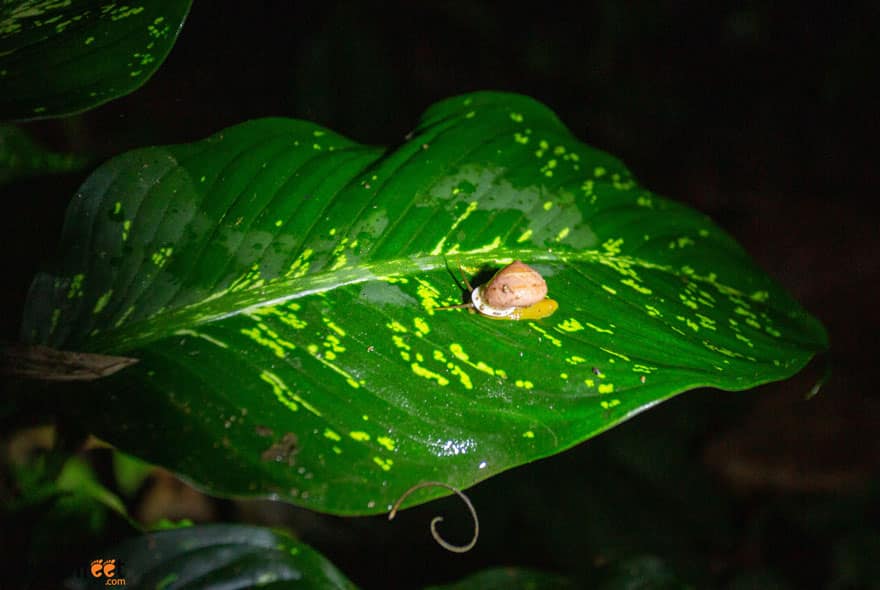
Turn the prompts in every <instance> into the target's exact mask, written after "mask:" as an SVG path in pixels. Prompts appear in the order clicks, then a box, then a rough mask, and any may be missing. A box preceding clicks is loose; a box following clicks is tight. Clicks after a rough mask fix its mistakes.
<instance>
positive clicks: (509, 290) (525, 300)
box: [480, 260, 547, 309]
mask: <svg viewBox="0 0 880 590" xmlns="http://www.w3.org/2000/svg"><path fill="white" fill-rule="evenodd" d="M545 297H547V283H546V282H545V281H544V277H542V276H541V275H540V274H539V273H538V271H536V270H535V269H533V268H532V267H530V266H528V265H527V264H523V263H522V262H520V261H519V260H516V261H514V262H512V263H510V264H508V265H507V266H505V267H504V268H502V269H501V270H499V271H498V272H497V273H496V274H495V276H494V277H492V280H490V281H489V282H488V283H487V284H485V285H483V286H481V287H480V298H481V299H482V300H483V301H484V302H485V303H487V304H488V305H489V306H491V307H494V308H499V309H504V308H509V307H529V306H531V305H534V304H535V303H538V302H539V301H542V300H543V299H544V298H545Z"/></svg>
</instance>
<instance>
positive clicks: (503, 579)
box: [425, 567, 575, 590]
mask: <svg viewBox="0 0 880 590" xmlns="http://www.w3.org/2000/svg"><path fill="white" fill-rule="evenodd" d="M570 588H575V585H574V584H572V583H571V581H569V580H567V579H566V578H563V577H562V576H559V575H556V574H547V573H544V572H537V571H532V570H527V569H522V568H515V567H503V568H502V567H499V568H494V569H489V570H485V571H482V572H477V573H476V574H472V575H470V576H468V577H466V578H464V579H463V580H459V581H458V582H455V583H452V584H448V585H445V586H431V587H430V588H426V589H425V590H471V589H473V590H568V589H570Z"/></svg>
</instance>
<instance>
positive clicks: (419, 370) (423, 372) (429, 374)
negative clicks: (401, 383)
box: [410, 363, 449, 385]
mask: <svg viewBox="0 0 880 590" xmlns="http://www.w3.org/2000/svg"><path fill="white" fill-rule="evenodd" d="M410 368H412V372H413V373H415V374H416V375H418V376H419V377H424V378H425V379H429V380H430V379H433V380H435V381H437V383H438V384H439V385H449V379H447V378H446V377H444V376H443V375H440V374H438V373H435V372H434V371H431V370H429V369H426V368H425V367H423V366H421V365H420V364H418V363H412V364H411V365H410Z"/></svg>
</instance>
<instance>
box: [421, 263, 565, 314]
mask: <svg viewBox="0 0 880 590" xmlns="http://www.w3.org/2000/svg"><path fill="white" fill-rule="evenodd" d="M465 283H466V284H467V286H468V289H471V302H470V303H466V304H464V305H451V306H447V307H439V308H437V309H453V308H460V307H471V308H473V309H475V310H476V311H477V312H478V313H480V314H482V315H484V316H486V317H489V318H492V319H499V320H522V319H533V320H538V319H541V318H545V317H548V316H551V315H553V313H554V312H555V311H556V310H557V309H558V307H559V304H557V303H556V302H555V301H554V300H552V299H549V298H548V297H547V283H546V281H544V277H542V276H541V274H540V273H539V272H538V271H536V270H535V269H533V268H532V267H530V266H528V265H527V264H524V263H522V262H520V261H519V260H516V261H514V262H512V263H510V264H508V265H507V266H505V267H504V268H502V269H501V270H499V271H498V272H497V273H495V276H493V277H492V278H491V279H490V280H489V281H488V282H487V283H486V284H485V285H479V286H477V287H476V288H471V286H470V284H468V283H467V281H465Z"/></svg>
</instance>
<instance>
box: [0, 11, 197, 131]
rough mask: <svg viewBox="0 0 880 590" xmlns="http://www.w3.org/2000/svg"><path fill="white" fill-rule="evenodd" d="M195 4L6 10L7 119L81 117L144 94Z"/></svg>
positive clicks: (1, 107) (3, 106) (0, 65)
mask: <svg viewBox="0 0 880 590" xmlns="http://www.w3.org/2000/svg"><path fill="white" fill-rule="evenodd" d="M190 4H191V0H158V1H155V2H145V3H142V4H113V3H107V2H98V1H95V0H73V1H70V2H45V1H43V0H21V1H18V2H15V1H6V2H3V3H2V5H0V86H2V88H3V92H2V93H0V119H39V118H46V117H58V116H62V115H70V114H72V113H78V112H80V111H84V110H86V109H90V108H93V107H96V106H98V105H100V104H104V103H105V102H107V101H110V100H113V99H114V98H119V97H120V96H124V95H126V94H128V93H129V92H131V91H133V90H135V89H137V88H139V87H140V86H141V85H142V84H143V83H144V82H146V81H147V80H148V79H149V78H150V76H152V75H153V72H155V71H156V70H157V69H158V67H159V66H160V65H161V64H162V62H163V61H164V60H165V57H166V56H167V55H168V52H170V51H171V47H172V46H173V45H174V41H175V40H176V39H177V34H178V33H179V32H180V29H181V27H182V26H183V21H184V19H185V18H186V15H187V13H188V12H189V7H190Z"/></svg>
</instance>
